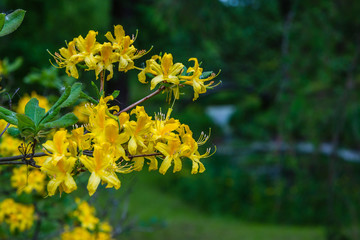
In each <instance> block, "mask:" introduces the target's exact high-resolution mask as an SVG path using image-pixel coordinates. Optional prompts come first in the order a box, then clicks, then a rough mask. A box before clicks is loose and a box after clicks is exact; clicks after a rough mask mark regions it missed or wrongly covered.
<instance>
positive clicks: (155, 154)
mask: <svg viewBox="0 0 360 240" xmlns="http://www.w3.org/2000/svg"><path fill="white" fill-rule="evenodd" d="M83 154H84V155H86V156H89V157H92V156H93V151H84V152H83ZM160 155H163V154H162V153H149V154H139V155H130V156H127V157H128V158H130V159H133V158H137V157H151V156H160Z"/></svg>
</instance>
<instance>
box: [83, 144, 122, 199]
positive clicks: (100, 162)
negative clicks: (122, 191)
mask: <svg viewBox="0 0 360 240" xmlns="http://www.w3.org/2000/svg"><path fill="white" fill-rule="evenodd" d="M109 148H110V144H109V143H103V144H102V145H101V146H99V145H95V149H94V153H93V157H88V156H84V155H83V156H80V161H81V163H83V164H84V166H85V167H86V168H87V169H88V170H89V172H91V176H90V178H89V181H88V185H87V189H88V191H89V195H90V196H92V195H93V194H94V193H95V191H96V189H97V188H98V186H99V184H100V181H103V182H105V183H107V188H110V187H115V189H119V188H120V184H121V183H120V180H119V179H118V177H117V176H116V174H115V171H116V168H117V167H116V163H115V160H116V158H114V155H113V154H112V152H110V151H109Z"/></svg>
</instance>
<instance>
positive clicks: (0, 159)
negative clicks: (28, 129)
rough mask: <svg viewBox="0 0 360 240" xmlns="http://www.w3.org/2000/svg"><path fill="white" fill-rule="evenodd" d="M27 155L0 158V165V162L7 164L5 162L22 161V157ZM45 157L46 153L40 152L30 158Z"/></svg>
mask: <svg viewBox="0 0 360 240" xmlns="http://www.w3.org/2000/svg"><path fill="white" fill-rule="evenodd" d="M27 156H28V155H26V156H24V155H17V156H12V157H1V158H0V164H1V162H7V161H15V160H20V159H24V157H27ZM44 156H47V154H46V153H43V152H40V153H35V154H34V155H32V157H44Z"/></svg>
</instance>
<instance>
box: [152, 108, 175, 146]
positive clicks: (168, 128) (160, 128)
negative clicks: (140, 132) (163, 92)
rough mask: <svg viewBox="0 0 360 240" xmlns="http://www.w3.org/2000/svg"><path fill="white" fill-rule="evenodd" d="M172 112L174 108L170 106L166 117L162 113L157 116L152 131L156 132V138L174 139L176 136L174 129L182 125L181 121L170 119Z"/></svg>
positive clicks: (154, 137) (154, 136)
mask: <svg viewBox="0 0 360 240" xmlns="http://www.w3.org/2000/svg"><path fill="white" fill-rule="evenodd" d="M171 112H172V108H169V110H168V113H167V115H166V117H165V115H163V114H162V113H159V114H158V115H156V116H155V121H154V126H153V128H152V129H151V132H152V133H153V134H154V135H153V139H154V140H158V139H159V138H163V139H173V138H174V137H175V133H173V131H175V130H176V129H178V128H179V127H180V122H179V120H176V119H174V118H171V119H169V118H170V114H171Z"/></svg>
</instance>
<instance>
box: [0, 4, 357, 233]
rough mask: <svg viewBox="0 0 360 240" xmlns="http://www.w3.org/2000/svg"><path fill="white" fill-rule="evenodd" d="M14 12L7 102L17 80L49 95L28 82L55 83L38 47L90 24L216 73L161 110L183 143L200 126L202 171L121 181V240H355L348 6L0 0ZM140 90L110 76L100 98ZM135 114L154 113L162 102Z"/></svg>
mask: <svg viewBox="0 0 360 240" xmlns="http://www.w3.org/2000/svg"><path fill="white" fill-rule="evenodd" d="M17 8H22V9H25V10H26V11H27V13H26V17H25V19H24V22H23V24H22V25H21V27H20V28H19V29H18V30H17V31H16V32H14V33H13V34H11V35H9V36H8V37H5V38H1V39H0V53H1V58H4V57H7V58H9V60H10V61H14V60H15V58H16V57H18V56H21V57H22V59H23V64H22V67H21V68H20V69H19V70H18V71H17V72H16V73H15V75H14V77H13V79H10V80H8V81H7V82H2V86H6V87H7V89H11V90H13V91H14V90H15V89H16V88H17V87H19V86H20V90H19V92H18V95H19V96H21V95H23V94H24V93H26V92H29V85H26V87H25V85H22V82H23V79H25V77H26V76H28V75H29V73H32V74H38V75H37V76H41V77H40V78H39V81H38V82H36V81H34V82H33V83H32V84H31V85H30V87H31V88H33V89H36V90H37V91H38V93H39V94H45V95H48V94H50V93H54V92H56V91H58V90H56V89H47V88H44V87H41V86H44V82H46V81H51V78H52V77H54V76H55V75H56V74H55V75H52V73H51V71H53V70H42V69H48V68H49V67H50V63H49V60H48V59H49V58H50V56H49V54H48V53H47V52H46V50H47V49H48V50H49V51H50V52H55V51H57V50H58V49H59V48H61V47H62V46H64V45H65V43H64V41H65V40H67V41H70V40H72V39H73V38H74V37H77V36H78V35H80V34H81V35H82V36H85V35H86V33H87V32H88V31H89V30H90V29H92V30H96V31H98V32H99V38H100V39H101V37H103V35H104V34H105V33H106V32H107V31H112V30H113V25H114V24H121V25H123V26H124V29H125V31H126V33H127V34H135V33H136V30H138V31H139V34H138V37H137V40H136V42H135V46H136V47H137V48H138V49H149V48H150V47H151V46H153V49H152V51H151V52H150V53H149V55H148V57H149V56H150V55H152V54H158V53H159V52H171V53H172V54H173V55H174V58H175V61H176V62H183V63H185V62H187V61H188V59H189V58H190V57H197V58H198V59H199V61H202V62H203V64H202V67H203V68H204V70H205V71H206V70H213V71H214V72H217V71H218V70H219V69H221V74H220V75H219V76H218V77H217V79H219V80H222V84H221V85H219V86H218V87H217V88H216V89H214V90H209V91H208V93H207V94H205V95H202V96H200V98H199V99H198V100H197V101H196V102H195V103H193V102H192V94H191V92H189V94H187V95H186V96H185V97H183V98H182V99H181V100H180V101H179V102H178V104H177V105H175V109H174V115H173V116H174V117H176V118H179V119H180V120H181V121H182V122H184V123H188V124H189V125H191V127H192V129H194V132H195V134H196V135H199V134H200V132H201V131H205V132H207V131H208V129H209V128H211V129H212V130H211V138H210V140H209V144H210V145H209V146H210V147H211V146H213V145H216V147H217V152H216V154H215V155H213V156H212V157H211V158H209V159H206V160H205V161H204V164H205V166H206V168H207V171H206V172H205V173H203V174H200V175H195V176H192V175H191V174H190V166H188V165H185V168H187V170H185V171H182V172H181V173H177V174H170V173H168V174H167V175H166V176H159V175H160V174H159V173H158V172H154V173H152V174H148V173H142V174H137V175H140V177H139V178H138V179H137V181H136V183H133V177H130V178H125V179H123V180H122V181H123V182H124V181H125V182H126V181H127V182H129V183H128V185H125V187H123V188H124V189H123V191H124V192H132V194H131V195H130V199H131V201H129V206H128V207H127V211H128V215H129V216H128V219H129V220H128V222H127V224H128V225H129V226H130V227H129V229H131V231H130V230H129V231H125V230H124V239H144V238H146V239H218V238H222V239H360V228H359V227H360V225H359V221H360V204H359V202H360V191H359V190H358V189H359V187H360V176H359V174H358V173H359V172H360V164H359V163H360V152H359V148H360V105H359V101H360V99H359V98H360V95H359V94H358V93H359V90H360V89H359V88H360V86H359V81H360V75H359V73H360V68H359V67H358V65H359V54H360V45H359V44H360V31H359V29H360V18H359V17H358V13H359V12H360V2H359V1H355V0H348V1H337V0H318V1H316V2H314V1H309V0H303V1H295V0H294V1H291V0H272V1H268V0H196V1H194V0H191V1H190V0H183V1H176V0H158V1H151V0H132V1H120V0H112V1H110V0H104V1H97V0H88V1H74V0H58V1H44V0H1V2H0V10H2V11H3V12H8V11H11V10H15V9H17ZM145 58H146V57H145ZM140 62H141V60H138V61H137V63H138V64H139V63H140ZM140 66H141V64H140ZM46 71H48V72H46ZM59 73H60V75H61V74H63V71H62V70H61V71H59ZM46 79H47V80H46ZM49 79H50V80H49ZM87 79H93V76H92V75H90V74H87V73H84V74H83V75H82V76H81V81H84V82H85V81H87ZM30 82H31V81H30ZM140 85H141V84H139V83H138V81H137V72H135V71H134V72H129V74H126V76H125V75H123V74H119V73H117V74H116V75H115V78H114V80H112V81H111V82H110V86H109V88H108V89H107V91H108V93H111V92H112V91H111V89H120V90H121V94H120V96H119V97H118V101H119V104H120V106H121V107H124V106H126V105H127V104H128V103H131V102H133V101H134V100H137V99H139V98H141V97H143V96H145V95H146V94H147V93H148V92H149V90H148V86H140ZM40 89H43V90H40ZM15 101H16V99H15ZM145 106H146V107H147V108H148V109H149V110H147V111H148V112H149V113H151V112H158V111H159V108H160V107H162V108H163V109H164V108H166V107H167V105H166V103H165V102H164V96H159V97H157V98H156V99H155V101H153V102H148V103H146V104H145ZM202 151H203V152H204V151H205V148H204V149H202ZM134 184H135V185H134ZM126 189H128V190H129V189H131V190H132V191H126ZM120 191H121V190H120ZM103 193H105V191H103ZM100 194H102V192H101V193H100ZM116 194H117V193H113V195H110V196H108V197H103V198H102V199H103V200H99V203H98V204H100V205H101V204H102V203H104V202H106V201H108V200H109V199H111V198H114V197H117V195H116ZM104 196H107V195H106V194H104ZM97 199H100V196H99V195H98V198H97ZM95 202H96V201H95ZM119 211H120V210H119ZM121 211H122V210H121ZM119 214H120V213H119ZM134 219H135V220H134ZM129 222H130V223H131V224H130V223H129ZM121 223H122V224H125V223H124V222H121Z"/></svg>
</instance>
